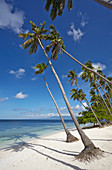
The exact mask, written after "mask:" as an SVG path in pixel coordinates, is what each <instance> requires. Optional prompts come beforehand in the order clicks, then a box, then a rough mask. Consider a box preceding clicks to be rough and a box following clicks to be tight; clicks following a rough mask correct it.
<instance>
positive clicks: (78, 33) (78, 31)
mask: <svg viewBox="0 0 112 170" xmlns="http://www.w3.org/2000/svg"><path fill="white" fill-rule="evenodd" d="M70 28H71V30H69V31H68V32H67V34H68V35H69V36H73V39H74V40H75V41H76V42H77V41H79V40H80V39H81V38H82V36H84V33H83V32H82V31H81V29H80V28H78V29H75V26H74V23H72V24H71V26H70Z"/></svg>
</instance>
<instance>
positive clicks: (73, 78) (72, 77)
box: [67, 70, 102, 127]
mask: <svg viewBox="0 0 112 170" xmlns="http://www.w3.org/2000/svg"><path fill="white" fill-rule="evenodd" d="M67 77H68V78H70V79H69V81H72V83H71V85H73V84H74V82H75V83H76V85H77V87H78V89H79V96H80V97H82V98H83V99H84V100H85V101H86V103H87V105H88V106H89V107H90V109H91V111H92V113H93V114H94V116H95V118H96V120H97V122H98V124H99V127H101V126H102V125H101V123H100V121H99V120H98V118H97V116H96V114H95V112H94V110H93V109H92V107H91V105H90V104H89V102H88V100H87V99H86V94H84V93H83V91H82V89H80V87H79V85H78V81H77V75H76V73H75V70H71V71H69V74H68V75H67Z"/></svg>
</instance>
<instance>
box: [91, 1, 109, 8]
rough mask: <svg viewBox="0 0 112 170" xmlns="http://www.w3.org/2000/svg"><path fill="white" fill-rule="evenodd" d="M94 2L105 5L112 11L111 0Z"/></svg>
mask: <svg viewBox="0 0 112 170" xmlns="http://www.w3.org/2000/svg"><path fill="white" fill-rule="evenodd" d="M94 1H96V2H97V3H99V4H101V5H103V6H104V7H106V8H109V9H112V1H109V0H94Z"/></svg>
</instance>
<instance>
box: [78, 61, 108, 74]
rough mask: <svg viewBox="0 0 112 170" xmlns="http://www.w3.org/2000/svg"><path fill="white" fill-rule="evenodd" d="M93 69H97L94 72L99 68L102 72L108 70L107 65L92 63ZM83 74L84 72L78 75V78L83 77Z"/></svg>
mask: <svg viewBox="0 0 112 170" xmlns="http://www.w3.org/2000/svg"><path fill="white" fill-rule="evenodd" d="M92 65H93V67H94V68H95V69H94V70H95V71H96V69H97V68H98V67H100V69H101V70H105V69H106V65H104V64H101V63H92ZM82 73H83V71H81V72H80V73H78V77H80V76H81V74H82Z"/></svg>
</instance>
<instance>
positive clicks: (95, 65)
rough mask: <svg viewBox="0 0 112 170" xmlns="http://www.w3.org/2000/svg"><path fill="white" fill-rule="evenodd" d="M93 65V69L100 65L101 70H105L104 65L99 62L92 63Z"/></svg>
mask: <svg viewBox="0 0 112 170" xmlns="http://www.w3.org/2000/svg"><path fill="white" fill-rule="evenodd" d="M92 65H93V67H94V68H95V69H97V68H98V67H100V69H101V70H105V69H106V65H104V64H101V63H92Z"/></svg>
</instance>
